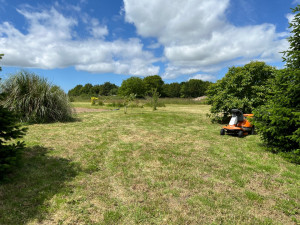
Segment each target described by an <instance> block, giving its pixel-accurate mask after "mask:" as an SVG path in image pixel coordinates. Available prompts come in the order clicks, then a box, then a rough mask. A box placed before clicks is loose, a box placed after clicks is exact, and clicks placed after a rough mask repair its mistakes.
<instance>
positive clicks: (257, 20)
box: [0, 0, 300, 91]
mask: <svg viewBox="0 0 300 225" xmlns="http://www.w3.org/2000/svg"><path fill="white" fill-rule="evenodd" d="M297 4H300V0H291V1H288V0H273V1H267V0H209V1H207V0H185V1H182V0H151V1H149V0H124V1H122V0H77V1H76V0H72V1H71V0H55V1H54V0H40V1H36V0H27V1H24V0H0V53H4V54H5V56H4V57H3V60H2V61H1V62H0V63H1V64H0V65H1V66H2V69H3V71H2V72H1V74H0V77H1V78H4V79H5V78H7V77H8V76H9V74H12V73H15V72H17V71H19V70H20V69H27V70H29V71H32V72H35V73H37V74H39V75H41V76H44V77H46V78H48V80H49V81H51V82H52V83H54V84H56V85H59V86H61V87H62V88H63V89H64V90H65V91H68V90H69V89H71V88H73V87H75V86H76V85H77V84H86V83H92V84H102V83H104V82H106V81H109V82H111V83H115V84H117V85H121V83H122V81H123V80H125V79H127V78H129V77H130V76H140V77H145V76H147V75H155V74H158V75H160V76H161V77H162V78H163V80H164V81H165V82H166V83H170V82H181V81H186V80H188V79H191V78H195V79H202V80H209V81H216V80H217V79H220V78H222V77H223V76H224V74H225V73H226V72H227V69H228V67H230V66H238V65H243V64H245V63H248V62H250V61H251V60H262V61H265V62H267V63H268V64H270V65H274V66H277V67H279V68H281V67H283V66H284V64H283V63H282V54H281V53H279V52H281V51H284V50H286V49H287V48H288V46H289V44H288V42H287V40H286V38H287V37H288V36H289V30H288V26H289V24H288V21H290V20H291V19H292V18H293V15H292V14H291V10H290V8H292V7H295V6H296V5H297Z"/></svg>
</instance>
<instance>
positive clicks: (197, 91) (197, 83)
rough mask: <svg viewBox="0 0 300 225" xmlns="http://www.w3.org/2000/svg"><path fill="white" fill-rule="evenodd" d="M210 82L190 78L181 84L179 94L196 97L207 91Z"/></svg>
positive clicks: (185, 96)
mask: <svg viewBox="0 0 300 225" xmlns="http://www.w3.org/2000/svg"><path fill="white" fill-rule="evenodd" d="M209 85H210V82H208V81H202V80H198V79H191V80H189V81H188V82H185V83H183V85H182V86H181V90H180V93H181V96H182V97H184V98H196V97H200V96H203V95H204V94H205V92H206V91H207V89H208V87H209Z"/></svg>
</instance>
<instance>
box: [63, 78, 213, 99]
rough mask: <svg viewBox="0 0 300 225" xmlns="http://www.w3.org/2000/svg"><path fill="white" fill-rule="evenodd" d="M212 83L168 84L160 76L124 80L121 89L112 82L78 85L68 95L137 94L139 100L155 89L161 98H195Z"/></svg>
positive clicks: (203, 92)
mask: <svg viewBox="0 0 300 225" xmlns="http://www.w3.org/2000/svg"><path fill="white" fill-rule="evenodd" d="M211 84H212V83H211V82H209V81H202V80H197V79H191V80H189V81H187V82H181V83H177V82H174V83H170V84H166V83H164V81H163V80H162V78H161V77H160V76H158V75H153V76H147V77H145V78H143V79H142V78H139V77H130V78H128V79H126V80H124V81H123V82H122V84H121V86H120V87H118V86H117V85H115V84H112V83H110V82H105V83H104V84H101V85H98V84H97V85H92V84H90V83H88V84H85V85H76V86H75V87H74V88H73V89H71V90H69V92H68V95H69V96H70V97H72V96H111V95H119V96H129V95H130V94H135V95H136V96H137V97H138V98H142V97H145V96H149V95H152V93H153V90H154V89H155V90H156V91H157V92H158V93H159V95H160V96H161V97H169V98H179V97H181V98H195V97H200V96H203V95H205V94H206V91H207V90H208V88H209V86H210V85H211Z"/></svg>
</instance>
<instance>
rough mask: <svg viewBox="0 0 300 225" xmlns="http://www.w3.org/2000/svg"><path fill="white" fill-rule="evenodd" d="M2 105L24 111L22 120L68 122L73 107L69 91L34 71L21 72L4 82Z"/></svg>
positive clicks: (12, 109) (19, 111)
mask: <svg viewBox="0 0 300 225" xmlns="http://www.w3.org/2000/svg"><path fill="white" fill-rule="evenodd" d="M1 92H2V93H4V95H5V98H4V100H3V101H2V102H1V103H2V105H3V106H4V107H6V108H8V109H9V110H10V111H14V112H17V113H19V114H20V119H21V121H22V122H34V123H35V122H38V123H43V122H56V121H60V122H66V121H70V120H71V119H72V110H71V106H70V103H69V100H68V97H67V95H66V94H65V92H64V91H63V90H62V89H61V88H60V87H58V86H55V85H52V84H50V83H49V82H48V81H47V79H45V78H41V77H39V76H38V75H36V74H34V73H30V72H27V71H21V72H19V73H17V74H15V75H12V76H11V77H10V78H8V79H7V80H6V81H4V83H2V84H1Z"/></svg>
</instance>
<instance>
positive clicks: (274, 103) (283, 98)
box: [254, 69, 300, 163]
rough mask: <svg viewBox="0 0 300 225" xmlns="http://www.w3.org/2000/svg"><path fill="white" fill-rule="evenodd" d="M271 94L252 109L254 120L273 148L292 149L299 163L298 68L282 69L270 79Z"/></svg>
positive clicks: (299, 99)
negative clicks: (264, 102) (259, 105)
mask: <svg viewBox="0 0 300 225" xmlns="http://www.w3.org/2000/svg"><path fill="white" fill-rule="evenodd" d="M269 86H270V88H271V90H272V91H271V95H270V96H269V98H268V101H267V103H266V104H265V105H263V106H261V107H259V108H258V109H256V110H255V111H254V114H255V120H254V124H255V126H256V127H257V128H258V132H259V134H260V135H261V137H262V139H263V141H264V142H265V143H266V144H267V146H269V147H270V148H271V149H272V150H273V151H275V152H293V153H292V154H293V157H292V161H294V162H297V163H300V70H295V69H283V70H279V71H277V72H276V73H275V77H274V79H272V81H271V82H270V85H269Z"/></svg>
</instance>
